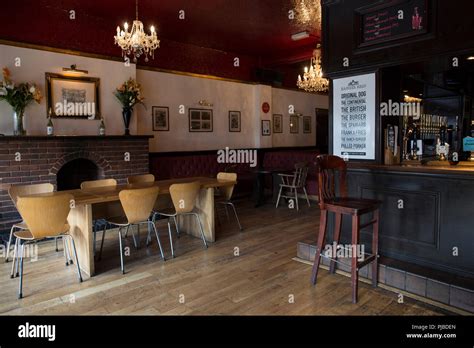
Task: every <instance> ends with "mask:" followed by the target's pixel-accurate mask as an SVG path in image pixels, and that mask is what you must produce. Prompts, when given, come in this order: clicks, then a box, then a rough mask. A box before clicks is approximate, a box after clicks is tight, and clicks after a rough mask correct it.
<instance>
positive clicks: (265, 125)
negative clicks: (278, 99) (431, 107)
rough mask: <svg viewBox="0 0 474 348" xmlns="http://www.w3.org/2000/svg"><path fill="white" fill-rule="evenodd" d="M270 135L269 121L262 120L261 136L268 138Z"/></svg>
mask: <svg viewBox="0 0 474 348" xmlns="http://www.w3.org/2000/svg"><path fill="white" fill-rule="evenodd" d="M271 133H272V132H271V126H270V120H262V135H263V136H269V135H270V134H271Z"/></svg>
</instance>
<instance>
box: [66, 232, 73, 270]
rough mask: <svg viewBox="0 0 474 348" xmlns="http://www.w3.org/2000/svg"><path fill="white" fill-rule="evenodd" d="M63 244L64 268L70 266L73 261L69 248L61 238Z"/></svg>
mask: <svg viewBox="0 0 474 348" xmlns="http://www.w3.org/2000/svg"><path fill="white" fill-rule="evenodd" d="M63 242H64V252H65V255H66V266H69V265H72V264H73V263H74V261H73V260H72V257H71V252H70V251H69V246H68V244H67V241H66V240H64V238H63Z"/></svg>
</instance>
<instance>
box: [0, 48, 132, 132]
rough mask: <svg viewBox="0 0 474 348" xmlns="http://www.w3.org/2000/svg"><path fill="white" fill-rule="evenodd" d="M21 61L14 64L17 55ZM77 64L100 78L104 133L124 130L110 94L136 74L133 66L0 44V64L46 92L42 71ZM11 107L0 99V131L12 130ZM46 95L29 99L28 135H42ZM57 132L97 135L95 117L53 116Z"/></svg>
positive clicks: (15, 77)
mask: <svg viewBox="0 0 474 348" xmlns="http://www.w3.org/2000/svg"><path fill="white" fill-rule="evenodd" d="M17 58H19V59H20V63H21V65H20V66H18V67H16V66H15V62H16V59H17ZM72 64H76V65H77V67H78V68H79V69H84V70H88V71H89V74H88V75H85V76H89V77H99V78H100V102H101V113H102V115H103V117H104V120H105V125H106V129H107V134H109V135H120V134H123V132H124V126H123V121H122V111H121V110H122V108H121V105H120V103H119V102H118V101H117V100H116V99H115V97H114V95H113V94H112V93H113V91H114V90H115V88H117V87H118V86H119V85H120V84H121V83H123V82H124V81H125V80H127V79H128V78H129V77H135V72H136V67H135V65H134V64H130V66H129V67H126V66H125V64H123V63H121V62H115V61H110V60H103V59H95V58H87V57H80V56H74V55H68V54H61V53H54V52H48V51H41V50H34V49H28V48H20V47H13V46H7V45H0V68H3V67H5V66H6V67H8V68H9V69H10V72H11V73H12V79H13V80H14V81H15V82H35V83H36V84H37V85H38V86H40V88H41V91H42V93H43V96H44V94H45V73H46V72H51V73H62V68H63V67H69V66H70V65H72ZM12 115H13V111H12V109H11V107H10V105H9V104H7V103H6V102H5V101H1V102H0V133H2V134H12V133H13V131H12V130H13V118H12ZM47 122H48V121H47V111H46V98H45V97H44V98H43V100H42V101H41V104H36V103H32V104H31V105H30V106H29V107H28V108H27V109H26V112H25V125H26V131H27V134H28V135H45V134H46V124H47ZM53 122H54V127H55V134H57V135H96V134H98V128H99V121H98V120H75V119H54V120H53ZM136 122H137V120H136V116H135V115H134V116H133V118H132V122H131V123H132V124H131V132H132V133H133V132H136Z"/></svg>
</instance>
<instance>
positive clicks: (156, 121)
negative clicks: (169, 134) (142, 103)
mask: <svg viewBox="0 0 474 348" xmlns="http://www.w3.org/2000/svg"><path fill="white" fill-rule="evenodd" d="M151 115H152V119H153V131H158V132H160V131H169V130H170V118H169V108H168V107H167V106H152V108H151Z"/></svg>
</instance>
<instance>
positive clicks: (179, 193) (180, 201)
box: [153, 182, 207, 257]
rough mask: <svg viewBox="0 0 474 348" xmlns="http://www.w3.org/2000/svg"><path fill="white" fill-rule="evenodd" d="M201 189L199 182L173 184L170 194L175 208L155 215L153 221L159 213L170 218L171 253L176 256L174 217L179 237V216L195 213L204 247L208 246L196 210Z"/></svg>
mask: <svg viewBox="0 0 474 348" xmlns="http://www.w3.org/2000/svg"><path fill="white" fill-rule="evenodd" d="M200 189H201V184H200V183H199V182H191V183H184V184H173V185H171V186H170V188H169V190H170V195H171V200H172V201H173V206H174V209H170V210H169V211H158V212H156V213H155V214H154V215H153V221H155V218H156V216H157V215H161V216H165V217H167V218H168V233H169V237H170V244H171V255H172V257H174V248H173V236H172V235H171V224H170V219H173V221H174V224H175V226H176V232H177V234H178V238H179V227H178V221H177V218H178V217H179V216H185V215H193V216H195V217H196V219H197V221H198V224H199V228H200V230H201V237H202V241H203V243H204V247H205V248H207V243H206V238H205V237H204V230H203V228H202V222H201V218H200V217H199V215H198V214H197V213H196V212H194V207H195V206H196V198H197V196H198V194H199V190H200Z"/></svg>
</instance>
